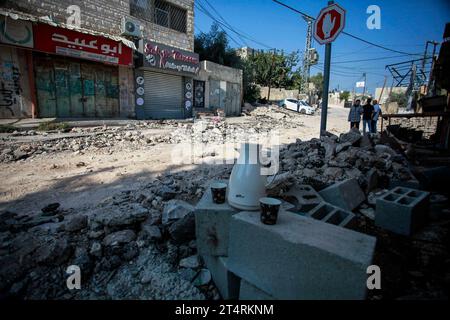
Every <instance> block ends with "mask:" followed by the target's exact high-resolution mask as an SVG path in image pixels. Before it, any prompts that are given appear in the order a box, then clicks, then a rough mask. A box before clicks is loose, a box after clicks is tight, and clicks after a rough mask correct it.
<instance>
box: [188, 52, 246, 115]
mask: <svg viewBox="0 0 450 320" xmlns="http://www.w3.org/2000/svg"><path fill="white" fill-rule="evenodd" d="M193 85H194V89H193V95H194V100H193V105H194V111H202V110H204V109H206V110H222V111H223V112H224V113H225V116H239V115H240V114H241V106H242V98H243V87H242V70H240V69H235V68H230V67H226V66H223V65H220V64H217V63H214V62H211V61H201V62H200V71H199V73H198V75H197V76H196V77H195V78H194V83H193Z"/></svg>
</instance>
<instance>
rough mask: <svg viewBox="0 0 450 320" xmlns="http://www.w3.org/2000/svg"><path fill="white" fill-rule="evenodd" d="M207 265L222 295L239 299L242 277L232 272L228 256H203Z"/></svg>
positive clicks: (227, 298)
mask: <svg viewBox="0 0 450 320" xmlns="http://www.w3.org/2000/svg"><path fill="white" fill-rule="evenodd" d="M202 258H203V261H204V262H205V265H206V267H207V268H208V270H209V271H210V272H211V276H212V279H213V281H214V284H215V285H216V287H217V289H219V292H220V295H221V296H222V298H223V299H225V300H230V299H238V298H239V287H240V282H241V279H240V278H239V277H238V276H236V275H235V274H234V273H232V272H231V271H230V270H229V269H228V266H227V263H228V258H227V257H213V256H203V257H202Z"/></svg>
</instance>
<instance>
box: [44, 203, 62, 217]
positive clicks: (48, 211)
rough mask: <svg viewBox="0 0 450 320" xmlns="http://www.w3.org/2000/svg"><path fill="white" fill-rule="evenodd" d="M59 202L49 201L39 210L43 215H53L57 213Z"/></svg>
mask: <svg viewBox="0 0 450 320" xmlns="http://www.w3.org/2000/svg"><path fill="white" fill-rule="evenodd" d="M59 206H60V204H59V203H57V202H55V203H50V204H49V205H46V206H45V207H43V208H42V209H41V211H42V212H43V213H44V214H43V215H44V216H51V215H55V214H57V213H58V209H59Z"/></svg>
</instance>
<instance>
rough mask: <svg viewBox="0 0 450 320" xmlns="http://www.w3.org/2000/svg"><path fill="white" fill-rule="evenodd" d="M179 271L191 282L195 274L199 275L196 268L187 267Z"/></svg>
mask: <svg viewBox="0 0 450 320" xmlns="http://www.w3.org/2000/svg"><path fill="white" fill-rule="evenodd" d="M178 273H179V274H180V276H181V277H182V278H183V279H185V280H186V281H189V282H191V281H192V280H193V279H194V278H195V276H196V275H197V272H196V271H195V270H192V269H185V268H183V269H180V270H179V271H178Z"/></svg>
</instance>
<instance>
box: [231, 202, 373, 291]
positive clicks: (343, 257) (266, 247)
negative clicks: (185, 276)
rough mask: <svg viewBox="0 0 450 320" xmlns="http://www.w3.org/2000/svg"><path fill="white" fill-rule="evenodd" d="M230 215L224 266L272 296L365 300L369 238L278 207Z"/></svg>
mask: <svg viewBox="0 0 450 320" xmlns="http://www.w3.org/2000/svg"><path fill="white" fill-rule="evenodd" d="M259 215H260V214H259V213H258V212H241V213H238V214H236V215H234V216H232V218H231V224H230V244H229V250H228V252H229V258H228V267H229V269H230V271H231V272H233V273H234V274H236V275H237V276H239V277H240V278H241V279H243V280H245V281H247V282H249V283H251V284H252V285H253V286H255V287H257V288H259V289H260V290H261V291H264V292H266V293H267V294H269V295H270V296H272V297H274V298H275V299H364V298H365V296H366V281H367V277H368V275H367V273H366V271H367V267H368V266H369V265H371V263H372V258H373V253H374V250H375V243H376V239H375V238H374V237H371V236H368V235H365V234H362V233H358V232H355V231H353V230H348V229H344V228H341V227H337V226H335V225H332V224H329V223H323V222H321V221H317V220H314V219H311V218H307V217H303V216H301V215H297V214H294V213H290V212H285V211H280V213H279V217H278V221H277V224H275V225H265V224H263V223H261V221H260V217H259Z"/></svg>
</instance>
